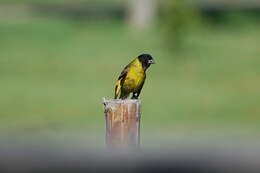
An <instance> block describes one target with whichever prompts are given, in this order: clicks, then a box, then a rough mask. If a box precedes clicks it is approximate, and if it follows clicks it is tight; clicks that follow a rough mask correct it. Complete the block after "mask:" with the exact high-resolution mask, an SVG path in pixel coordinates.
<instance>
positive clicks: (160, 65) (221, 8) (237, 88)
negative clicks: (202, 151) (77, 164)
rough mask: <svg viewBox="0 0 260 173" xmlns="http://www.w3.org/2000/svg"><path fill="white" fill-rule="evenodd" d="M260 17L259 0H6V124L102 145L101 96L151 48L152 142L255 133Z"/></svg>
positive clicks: (0, 4) (147, 100)
mask: <svg viewBox="0 0 260 173" xmlns="http://www.w3.org/2000/svg"><path fill="white" fill-rule="evenodd" d="M142 3H143V4H142ZM142 5H144V6H145V8H141V10H140V8H139V7H140V6H142ZM138 10H139V11H138ZM140 11H141V12H140ZM139 12H140V13H139ZM259 17H260V3H259V2H257V1H239V2H236V1H230V2H228V4H226V3H225V1H207V0H204V1H199V0H197V1H192V2H188V1H186V2H184V1H179V0H174V1H158V2H157V3H156V2H155V1H149V0H148V1H147V0H143V2H142V1H139V2H138V1H136V0H129V1H118V0H110V1H104V0H103V1H101V0H100V1H80V0H77V1H72V0H71V1H69V0H55V1H32V0H12V1H9V0H1V1H0V45H1V46H0V130H1V133H2V135H4V136H5V135H6V136H10V135H14V136H16V135H21V136H52V137H53V138H55V139H68V138H69V139H73V140H74V139H76V136H77V138H81V139H83V138H88V140H89V141H90V143H91V142H92V143H99V144H97V145H103V143H104V142H103V141H104V134H105V128H104V125H105V123H104V113H103V105H102V98H103V97H106V98H112V97H113V95H114V85H115V80H116V79H117V77H118V75H119V74H120V72H121V70H122V69H123V67H124V66H125V65H126V64H128V63H129V62H130V61H131V60H132V59H133V58H135V57H136V56H138V55H139V54H141V53H150V54H152V55H153V57H154V58H155V60H156V62H157V64H156V65H154V66H152V67H151V68H150V69H149V70H148V77H147V81H146V84H145V86H144V88H143V91H142V93H141V100H142V129H141V133H142V140H143V141H144V142H143V143H144V145H146V144H147V145H151V143H153V144H154V143H156V142H157V143H160V142H169V141H172V140H173V141H174V140H184V139H190V138H194V139H199V138H198V137H206V138H207V139H208V138H211V139H214V138H215V137H221V138H222V137H224V138H225V137H227V138H229V137H230V136H231V137H234V136H235V137H238V138H243V139H244V138H247V137H249V138H255V137H257V136H259V133H258V132H259V129H260V68H259V65H260V47H259V45H260V23H259Z"/></svg>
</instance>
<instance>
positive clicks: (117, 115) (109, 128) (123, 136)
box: [104, 99, 141, 148]
mask: <svg viewBox="0 0 260 173" xmlns="http://www.w3.org/2000/svg"><path fill="white" fill-rule="evenodd" d="M104 106H105V118H106V143H107V146H108V147H113V148H125V147H132V148H133V147H139V146H140V118H141V109H140V107H141V102H140V100H132V99H126V100H120V99H117V100H114V99H110V100H106V99H104Z"/></svg>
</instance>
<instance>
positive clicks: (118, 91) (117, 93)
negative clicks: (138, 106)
mask: <svg viewBox="0 0 260 173" xmlns="http://www.w3.org/2000/svg"><path fill="white" fill-rule="evenodd" d="M120 90H121V84H120V80H118V81H117V84H116V88H115V99H117V97H118V96H119V93H120Z"/></svg>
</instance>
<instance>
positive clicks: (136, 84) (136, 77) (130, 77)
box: [123, 59, 145, 92]
mask: <svg viewBox="0 0 260 173" xmlns="http://www.w3.org/2000/svg"><path fill="white" fill-rule="evenodd" d="M144 79H145V72H144V69H143V67H142V64H141V63H140V61H139V60H138V59H135V60H134V61H133V62H132V63H131V67H130V68H129V71H128V73H127V76H126V79H125V82H124V86H123V88H124V89H126V90H128V91H129V92H136V91H137V90H138V89H139V88H140V86H141V85H142V83H143V81H144Z"/></svg>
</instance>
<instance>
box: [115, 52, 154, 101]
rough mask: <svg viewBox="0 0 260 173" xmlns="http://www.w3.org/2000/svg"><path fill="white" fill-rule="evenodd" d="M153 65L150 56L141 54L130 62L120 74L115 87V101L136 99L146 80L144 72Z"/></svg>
mask: <svg viewBox="0 0 260 173" xmlns="http://www.w3.org/2000/svg"><path fill="white" fill-rule="evenodd" d="M151 64H155V61H154V59H153V57H152V56H151V55H150V54H141V55H139V56H138V57H137V58H135V59H134V60H133V61H132V62H130V63H129V64H128V65H127V66H126V67H125V68H124V69H123V71H122V72H121V74H120V76H119V77H118V79H117V82H116V87H115V97H114V98H115V99H117V98H119V99H127V98H128V97H129V95H130V94H131V93H133V95H132V97H131V99H138V97H139V95H140V93H141V90H142V88H143V85H144V82H145V79H146V70H147V69H148V68H149V67H150V65H151Z"/></svg>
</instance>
